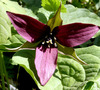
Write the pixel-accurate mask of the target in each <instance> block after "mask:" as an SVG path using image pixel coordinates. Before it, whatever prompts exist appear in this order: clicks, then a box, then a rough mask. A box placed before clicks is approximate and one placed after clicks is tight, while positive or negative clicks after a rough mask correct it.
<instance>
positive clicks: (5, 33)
mask: <svg viewBox="0 0 100 90" xmlns="http://www.w3.org/2000/svg"><path fill="white" fill-rule="evenodd" d="M4 10H5V9H4V8H3V7H1V6H0V44H5V43H6V42H7V39H8V38H10V37H11V30H10V26H9V24H10V22H9V20H8V17H7V16H6V15H5V11H4Z"/></svg>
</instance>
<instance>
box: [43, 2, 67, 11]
mask: <svg viewBox="0 0 100 90" xmlns="http://www.w3.org/2000/svg"><path fill="white" fill-rule="evenodd" d="M60 3H61V1H60V0H42V4H41V6H42V7H43V8H45V9H46V10H48V11H56V10H57V9H58V7H59V6H60ZM62 12H66V8H65V7H64V5H62Z"/></svg>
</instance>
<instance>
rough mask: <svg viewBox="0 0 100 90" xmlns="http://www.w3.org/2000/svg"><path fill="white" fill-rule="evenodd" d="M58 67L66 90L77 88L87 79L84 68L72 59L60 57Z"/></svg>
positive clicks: (75, 89)
mask: <svg viewBox="0 0 100 90" xmlns="http://www.w3.org/2000/svg"><path fill="white" fill-rule="evenodd" d="M58 68H59V71H60V74H61V81H62V85H63V89H64V90H71V89H72V90H77V87H78V86H80V84H81V82H83V81H84V80H85V71H84V68H83V67H82V65H81V64H79V63H78V62H76V61H74V60H72V59H68V58H66V57H64V58H62V57H59V58H58Z"/></svg>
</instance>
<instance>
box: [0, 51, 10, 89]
mask: <svg viewBox="0 0 100 90" xmlns="http://www.w3.org/2000/svg"><path fill="white" fill-rule="evenodd" d="M0 71H1V79H2V89H3V90H5V81H4V77H5V79H6V81H7V86H8V90H10V87H9V82H8V75H7V72H6V67H5V63H4V60H3V53H2V52H0Z"/></svg>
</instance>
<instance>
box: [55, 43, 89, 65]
mask: <svg viewBox="0 0 100 90" xmlns="http://www.w3.org/2000/svg"><path fill="white" fill-rule="evenodd" d="M56 43H57V46H58V50H59V53H61V54H64V55H67V56H70V57H72V58H73V59H74V60H76V61H78V62H80V63H81V64H85V65H87V63H85V62H84V61H82V60H81V59H80V58H79V57H78V56H77V54H76V52H75V50H74V48H72V47H65V46H63V45H61V44H59V43H58V42H56Z"/></svg>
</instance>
